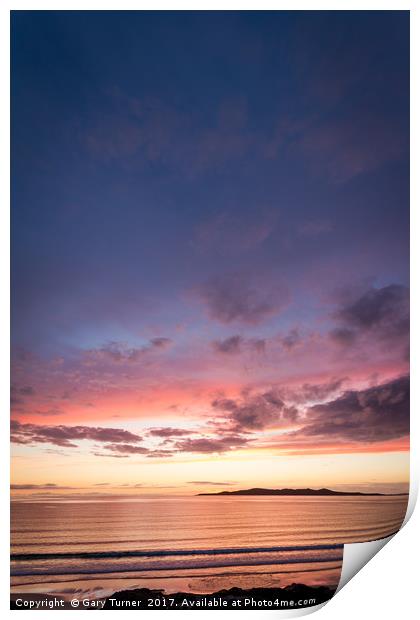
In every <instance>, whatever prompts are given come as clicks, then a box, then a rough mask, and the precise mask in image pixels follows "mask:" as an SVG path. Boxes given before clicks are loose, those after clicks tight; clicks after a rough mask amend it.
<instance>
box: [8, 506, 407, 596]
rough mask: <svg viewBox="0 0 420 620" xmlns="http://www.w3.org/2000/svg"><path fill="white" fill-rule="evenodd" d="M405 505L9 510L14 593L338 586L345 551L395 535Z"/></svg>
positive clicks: (104, 593) (96, 593)
mask: <svg viewBox="0 0 420 620" xmlns="http://www.w3.org/2000/svg"><path fill="white" fill-rule="evenodd" d="M407 501H408V496H404V495H403V496H381V497H374V496H362V497H357V496H341V497H305V496H297V497H296V496H295V497H290V496H289V497H287V496H283V497H281V496H280V497H279V496H277V497H276V496H265V497H259V496H242V497H240V496H239V497H238V496H236V497H235V496H233V497H232V496H231V497H223V496H207V497H206V496H201V497H200V496H194V497H180V496H165V497H158V496H153V497H141V496H136V497H133V496H130V497H123V496H116V497H114V498H112V497H109V496H103V497H100V498H96V499H89V500H86V499H82V500H81V499H79V498H78V499H68V498H67V499H66V498H60V499H58V498H55V499H48V498H47V499H45V498H44V499H42V500H41V501H34V500H33V499H27V500H18V501H12V506H11V585H12V593H27V594H34V593H42V594H54V595H60V596H62V597H64V598H65V599H66V598H67V599H69V598H71V597H73V596H89V597H92V598H93V597H95V598H103V597H104V596H109V595H110V594H112V593H113V592H116V591H119V590H124V589H129V588H130V589H131V588H150V589H161V590H164V591H165V592H166V593H174V592H194V593H203V594H211V593H214V592H217V591H219V590H221V589H225V588H231V587H234V586H237V587H240V588H244V589H249V588H253V587H274V588H276V587H285V586H287V585H290V584H292V583H303V584H306V585H310V586H317V585H326V586H329V587H331V588H335V587H336V586H337V584H338V581H339V578H340V573H341V564H342V557H343V544H345V543H351V542H364V541H370V540H376V539H380V538H384V537H386V536H389V535H390V534H393V533H395V532H396V531H398V529H399V528H400V526H401V524H402V522H403V520H404V516H405V512H406V508H407Z"/></svg>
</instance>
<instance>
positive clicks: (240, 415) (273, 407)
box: [212, 388, 298, 432]
mask: <svg viewBox="0 0 420 620" xmlns="http://www.w3.org/2000/svg"><path fill="white" fill-rule="evenodd" d="M212 406H213V408H214V409H216V410H218V411H221V412H222V413H223V414H224V416H225V419H226V420H227V421H228V422H229V423H230V424H231V425H232V428H233V429H234V430H235V431H239V432H240V431H253V430H262V429H264V428H267V427H270V426H280V425H281V426H288V425H290V424H292V423H293V422H295V421H296V419H297V416H298V410H297V409H296V407H294V406H290V405H287V404H286V403H285V402H284V400H283V397H282V394H281V392H280V391H279V390H276V389H275V388H272V389H271V390H267V391H266V392H262V393H260V394H248V393H244V395H243V398H242V399H239V400H234V399H231V398H223V397H221V398H217V399H215V400H214V401H213V402H212Z"/></svg>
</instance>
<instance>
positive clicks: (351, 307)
mask: <svg viewBox="0 0 420 620" xmlns="http://www.w3.org/2000/svg"><path fill="white" fill-rule="evenodd" d="M409 304H410V299H409V290H408V288H407V287H405V286H401V285H399V284H390V285H389V286H385V287H383V288H380V289H377V288H373V287H372V288H370V289H369V290H368V291H366V292H365V293H363V294H362V295H360V296H359V297H357V298H356V299H354V300H352V301H350V302H347V303H345V304H344V305H343V306H342V307H341V308H339V310H338V311H337V312H336V314H335V317H336V319H338V321H339V322H340V323H341V325H340V326H339V327H337V328H335V329H333V330H332V331H331V332H330V336H331V338H332V339H333V340H335V341H337V342H339V343H340V344H346V345H349V344H352V343H353V342H354V341H355V340H356V338H357V337H358V336H360V335H365V334H372V335H373V336H374V337H375V338H378V339H379V340H384V341H387V342H389V341H401V343H404V342H405V341H406V340H407V338H408V335H409V326H410V322H409V311H410V307H409Z"/></svg>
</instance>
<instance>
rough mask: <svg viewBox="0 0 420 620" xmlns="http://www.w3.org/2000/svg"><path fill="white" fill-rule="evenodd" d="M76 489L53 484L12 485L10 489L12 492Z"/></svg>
mask: <svg viewBox="0 0 420 620" xmlns="http://www.w3.org/2000/svg"><path fill="white" fill-rule="evenodd" d="M74 488H75V487H65V486H61V485H58V484H53V483H52V482H46V483H45V484H11V485H10V489H11V490H12V491H31V490H32V489H37V490H40V489H49V490H51V489H52V490H59V489H74Z"/></svg>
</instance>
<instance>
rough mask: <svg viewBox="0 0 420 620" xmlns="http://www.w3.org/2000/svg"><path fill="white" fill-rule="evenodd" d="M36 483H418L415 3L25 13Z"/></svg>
mask: <svg viewBox="0 0 420 620" xmlns="http://www.w3.org/2000/svg"><path fill="white" fill-rule="evenodd" d="M11 21H12V37H11V46H12V85H11V88H12V101H11V106H12V179H11V184H12V185H11V186H12V212H11V215H12V388H11V400H12V422H11V432H12V457H13V465H12V489H13V492H14V493H16V494H26V493H31V494H35V495H37V496H38V497H44V496H47V497H48V496H50V495H51V494H58V495H59V494H74V495H78V494H84V493H98V494H103V493H113V494H120V493H124V494H125V493H144V494H146V493H165V494H166V493H173V494H185V493H188V494H193V493H197V492H202V491H211V490H220V488H221V487H223V488H226V489H229V488H230V489H236V488H246V487H249V486H273V487H283V486H293V487H307V486H312V487H323V486H329V487H332V488H337V489H339V488H354V489H368V490H372V489H375V490H380V489H384V490H386V491H393V490H405V489H406V484H407V481H408V433H409V381H408V370H409V367H408V344H409V332H408V330H409V291H408V284H409V266H408V260H409V259H408V257H409V13H408V12H404V11H400V12H398V11H386V12H385V11H384V12H378V11H377V12H375V11H372V12H370V11H362V12H358V11H353V12H348V11H340V12H328V11H320V12H308V11H299V12H287V11H279V12H259V11H254V12H246V11H243V12H242V11H239V12H229V11H227V12H217V11H216V12H206V11H202V12H170V11H166V12H153V11H150V12H141V11H138V12H124V11H121V12H118V11H110V12H106V11H98V12H94V11H83V12H81V11H71V12H69V11H57V12H54V11H53V12H48V11H36V12H32V11H15V12H13V13H12V20H11Z"/></svg>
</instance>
